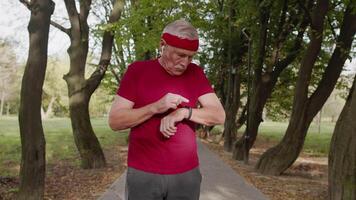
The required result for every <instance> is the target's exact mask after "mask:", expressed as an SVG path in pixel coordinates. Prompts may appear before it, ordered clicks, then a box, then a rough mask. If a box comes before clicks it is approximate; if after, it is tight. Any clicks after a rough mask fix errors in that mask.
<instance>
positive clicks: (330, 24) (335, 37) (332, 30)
mask: <svg viewBox="0 0 356 200" xmlns="http://www.w3.org/2000/svg"><path fill="white" fill-rule="evenodd" d="M327 19H328V23H329V26H330V29H331V33H332V34H333V36H334V39H335V41H336V40H337V34H336V32H335V28H334V26H333V24H332V22H331V19H330V17H329V16H327Z"/></svg>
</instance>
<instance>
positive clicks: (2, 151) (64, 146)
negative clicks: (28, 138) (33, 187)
mask: <svg viewBox="0 0 356 200" xmlns="http://www.w3.org/2000/svg"><path fill="white" fill-rule="evenodd" d="M91 122H92V125H93V128H94V131H95V133H96V135H97V137H98V139H99V141H100V144H101V146H102V147H103V148H104V149H105V148H110V147H111V146H113V145H115V144H118V143H119V144H120V143H121V144H123V143H126V137H127V133H124V134H118V133H115V132H113V131H112V130H111V129H110V128H109V127H108V125H107V119H106V118H94V119H91ZM43 128H44V132H45V138H46V159H47V163H49V164H51V163H53V162H56V161H58V160H65V159H73V158H75V157H77V156H78V153H77V149H76V147H75V144H74V139H73V135H72V129H71V124H70V120H69V119H68V118H55V119H49V120H45V121H43ZM20 160H21V143H20V132H19V126H18V120H17V118H16V117H11V118H0V176H17V174H18V171H19V165H20ZM76 160H77V163H76V164H78V165H79V159H76Z"/></svg>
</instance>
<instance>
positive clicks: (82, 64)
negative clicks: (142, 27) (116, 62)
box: [52, 0, 123, 168]
mask: <svg viewBox="0 0 356 200" xmlns="http://www.w3.org/2000/svg"><path fill="white" fill-rule="evenodd" d="M64 3H65V6H66V10H67V13H68V16H69V21H70V25H71V27H70V28H69V29H67V28H64V27H63V26H61V25H59V24H57V23H55V22H52V25H54V26H55V27H57V28H59V29H60V30H62V31H63V32H64V33H66V34H67V35H68V36H69V37H70V41H71V44H70V47H69V48H68V54H69V58H70V69H69V72H68V73H67V74H66V75H64V77H63V78H64V80H65V81H66V83H67V86H68V97H69V111H70V119H71V122H72V130H73V136H74V141H75V144H76V146H77V149H78V151H79V154H80V157H81V166H82V167H83V168H101V167H104V166H106V160H105V156H104V153H103V151H102V148H101V146H100V143H99V141H98V138H97V137H96V136H95V133H94V130H93V128H92V125H91V122H90V117H89V101H90V97H91V95H92V94H93V93H94V91H95V90H96V88H97V87H98V86H99V84H100V82H101V80H102V78H103V77H104V75H105V72H106V70H107V67H108V65H109V63H110V59H111V52H112V44H113V33H112V32H111V29H107V30H106V31H105V33H104V36H103V42H102V54H101V59H100V63H99V66H98V68H97V70H96V71H94V72H93V74H92V75H91V76H90V78H89V79H85V76H84V75H85V68H86V60H87V56H88V48H89V26H88V22H87V19H88V15H89V12H90V6H91V3H92V2H91V0H82V1H79V7H80V9H79V12H78V10H77V4H76V2H75V0H65V1H64ZM122 9H123V1H122V0H117V1H115V4H114V6H113V10H112V12H111V16H110V19H109V25H108V26H110V23H113V22H115V21H117V20H118V19H119V18H120V15H121V11H122Z"/></svg>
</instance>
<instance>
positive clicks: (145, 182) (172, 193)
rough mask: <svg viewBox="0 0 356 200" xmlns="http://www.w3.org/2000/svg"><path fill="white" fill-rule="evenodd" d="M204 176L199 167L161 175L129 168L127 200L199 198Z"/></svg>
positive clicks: (188, 199)
mask: <svg viewBox="0 0 356 200" xmlns="http://www.w3.org/2000/svg"><path fill="white" fill-rule="evenodd" d="M201 180H202V176H201V174H200V170H199V167H197V168H195V169H192V170H190V171H187V172H184V173H181V174H173V175H160V174H152V173H147V172H144V171H141V170H137V169H134V168H128V169H127V179H126V194H125V196H126V200H199V195H200V183H201Z"/></svg>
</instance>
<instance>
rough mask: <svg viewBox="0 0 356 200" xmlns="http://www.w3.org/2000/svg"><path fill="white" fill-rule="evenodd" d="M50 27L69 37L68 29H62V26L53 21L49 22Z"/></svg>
mask: <svg viewBox="0 0 356 200" xmlns="http://www.w3.org/2000/svg"><path fill="white" fill-rule="evenodd" d="M51 25H52V26H54V27H56V28H57V29H59V30H60V31H62V32H64V33H66V34H67V35H68V36H70V29H68V28H64V27H63V26H62V25H60V24H58V23H57V22H55V21H52V20H51Z"/></svg>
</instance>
